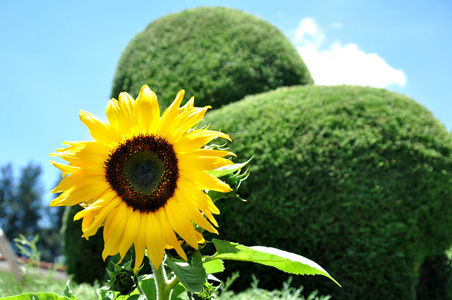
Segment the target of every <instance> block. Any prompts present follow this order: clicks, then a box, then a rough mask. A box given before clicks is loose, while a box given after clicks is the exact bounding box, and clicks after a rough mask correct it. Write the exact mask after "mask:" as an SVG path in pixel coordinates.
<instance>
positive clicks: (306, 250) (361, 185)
mask: <svg viewBox="0 0 452 300" xmlns="http://www.w3.org/2000/svg"><path fill="white" fill-rule="evenodd" d="M209 123H211V124H212V125H211V128H212V129H217V130H218V129H221V130H222V131H223V132H226V133H228V134H230V135H231V137H232V140H233V142H232V143H231V144H229V146H230V149H231V150H232V151H233V152H235V153H236V154H237V155H238V160H239V161H244V160H247V159H248V158H250V157H251V156H254V159H253V161H252V163H251V167H250V171H251V175H250V176H249V178H248V180H247V181H246V182H245V184H244V185H243V186H242V187H241V193H240V194H241V196H242V197H243V198H245V199H247V200H248V202H246V203H243V202H240V201H234V200H229V201H222V202H219V203H217V205H218V206H219V208H220V211H221V214H220V215H219V216H218V218H217V220H218V223H219V224H220V228H219V232H220V238H221V239H225V240H230V241H236V242H239V243H242V244H245V245H249V246H252V245H265V246H271V247H276V248H280V249H283V250H288V251H291V252H295V253H298V254H300V255H303V256H305V257H308V258H310V259H313V260H314V261H316V262H317V263H319V264H320V265H321V266H322V267H324V268H325V269H326V270H327V271H328V272H329V273H330V274H331V275H332V276H333V277H334V278H335V279H336V280H337V281H339V283H341V285H342V286H343V287H342V288H339V287H337V286H336V285H335V284H334V283H333V282H331V281H330V280H328V279H326V278H323V277H321V276H320V277H311V276H305V277H297V278H296V279H297V280H298V281H297V282H296V283H297V284H302V285H304V286H305V288H307V289H311V290H312V289H318V290H319V291H320V292H321V293H323V294H331V295H332V296H333V298H334V299H347V300H350V299H415V297H416V286H417V284H418V280H419V269H420V267H421V265H422V264H423V263H424V261H425V260H426V258H427V257H432V256H436V255H441V254H442V253H444V251H445V250H446V249H448V248H449V246H450V245H451V244H452V230H450V229H451V228H452V205H451V203H452V134H451V133H450V132H448V131H447V130H446V129H445V127H444V126H443V125H442V124H441V123H440V122H439V121H438V120H437V119H435V118H434V117H433V116H432V114H431V113H430V112H429V111H427V110H426V109H425V108H424V107H423V106H421V105H420V104H418V103H416V102H415V101H413V100H411V99H409V98H407V97H405V96H403V95H399V94H395V93H392V92H389V91H386V90H383V89H374V88H365V87H352V86H336V87H325V86H324V87H321V86H304V87H291V88H281V89H278V90H275V91H272V92H268V93H263V94H260V95H256V96H251V97H247V98H245V99H244V100H242V101H239V102H236V103H232V104H230V105H228V106H225V107H222V108H221V109H218V110H213V111H211V112H209V113H208V115H207V116H206V119H205V124H209ZM239 192H240V191H239ZM226 268H227V270H228V269H229V270H230V271H236V270H239V271H240V274H241V277H240V278H239V279H237V281H236V283H235V284H234V285H235V288H238V289H241V288H243V289H244V288H246V287H247V286H249V282H245V281H246V280H248V279H249V275H250V274H251V273H256V274H257V277H258V278H259V280H260V283H261V286H265V287H266V288H268V289H272V288H274V287H278V286H280V285H281V281H282V280H285V277H284V276H283V274H282V273H280V272H277V271H273V270H272V269H270V268H267V267H262V268H258V267H255V266H254V265H251V264H243V263H236V264H232V263H230V264H227V265H226ZM240 280H242V281H240ZM294 282H295V281H294ZM439 284H440V283H439ZM438 290H440V289H438Z"/></svg>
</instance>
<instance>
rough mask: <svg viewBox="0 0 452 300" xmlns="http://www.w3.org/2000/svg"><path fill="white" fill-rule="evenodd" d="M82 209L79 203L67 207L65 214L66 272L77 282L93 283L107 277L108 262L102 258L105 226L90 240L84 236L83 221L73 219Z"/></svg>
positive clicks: (63, 230)
mask: <svg viewBox="0 0 452 300" xmlns="http://www.w3.org/2000/svg"><path fill="white" fill-rule="evenodd" d="M80 210H82V207H81V206H79V205H75V206H69V207H66V210H65V211H64V215H63V227H62V229H61V232H62V236H63V254H64V256H65V259H66V261H65V265H66V273H68V274H69V275H71V276H73V277H72V279H73V280H74V281H75V282H77V283H83V282H86V283H90V284H93V283H94V282H95V281H96V280H98V281H99V282H100V281H102V280H103V279H104V278H105V274H106V270H105V268H106V263H105V262H104V261H103V260H102V250H103V248H104V240H103V237H102V231H103V228H101V229H99V231H98V232H97V234H96V235H95V236H92V237H91V238H90V239H89V241H87V240H86V239H85V238H82V237H81V236H82V224H81V223H82V221H81V220H78V221H73V219H74V216H75V214H76V213H78V212H79V211H80Z"/></svg>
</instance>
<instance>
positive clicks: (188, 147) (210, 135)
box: [173, 129, 231, 153]
mask: <svg viewBox="0 0 452 300" xmlns="http://www.w3.org/2000/svg"><path fill="white" fill-rule="evenodd" d="M216 138H224V139H227V140H229V141H230V140H231V139H230V137H229V135H227V134H225V133H222V132H219V131H212V130H205V129H200V130H193V131H190V132H188V133H187V134H185V135H184V136H183V137H182V138H180V139H179V140H177V141H176V142H174V144H173V148H174V151H175V152H176V153H187V152H192V151H195V150H196V149H199V148H201V147H203V146H204V145H206V144H207V143H209V142H211V141H213V140H214V139H216Z"/></svg>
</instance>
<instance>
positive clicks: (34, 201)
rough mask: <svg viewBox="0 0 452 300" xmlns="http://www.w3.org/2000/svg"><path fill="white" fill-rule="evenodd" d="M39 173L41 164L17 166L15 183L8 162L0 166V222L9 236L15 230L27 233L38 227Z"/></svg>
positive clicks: (33, 232)
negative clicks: (18, 172) (18, 170)
mask: <svg viewBox="0 0 452 300" xmlns="http://www.w3.org/2000/svg"><path fill="white" fill-rule="evenodd" d="M40 175H41V167H39V166H38V165H33V164H31V163H30V164H28V165H27V166H26V167H24V168H23V169H22V170H21V176H20V179H19V184H18V185H17V186H16V184H15V180H14V175H13V170H12V166H11V164H8V165H6V166H4V167H2V168H1V178H0V203H1V205H2V209H1V211H2V212H1V215H0V216H1V223H0V224H1V225H2V228H3V231H4V232H5V234H6V236H7V237H8V238H9V239H10V240H12V239H13V238H15V237H17V236H18V235H19V233H22V234H24V235H25V236H27V235H31V234H35V233H37V232H38V230H39V225H38V221H39V219H40V210H41V195H42V191H41V188H40V186H39V176H40Z"/></svg>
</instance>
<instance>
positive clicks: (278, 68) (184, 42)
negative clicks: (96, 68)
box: [112, 7, 313, 107]
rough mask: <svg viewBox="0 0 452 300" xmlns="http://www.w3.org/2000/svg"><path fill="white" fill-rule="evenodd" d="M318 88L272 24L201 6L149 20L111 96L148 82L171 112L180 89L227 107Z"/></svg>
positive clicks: (119, 68) (130, 46)
mask: <svg viewBox="0 0 452 300" xmlns="http://www.w3.org/2000/svg"><path fill="white" fill-rule="evenodd" d="M310 83H313V80H312V78H311V75H310V73H309V71H308V69H307V68H306V66H305V64H304V62H303V60H302V59H301V57H300V55H299V54H298V52H297V50H296V49H295V47H294V46H293V45H292V44H291V43H290V41H289V40H288V39H287V38H286V37H285V36H284V35H283V34H282V33H281V31H280V30H278V29H277V28H276V27H274V26H273V25H271V24H269V23H267V22H266V21H263V20H262V19H259V18H257V17H255V16H253V15H250V14H247V13H244V12H242V11H240V10H236V9H229V8H225V7H199V8H194V9H188V10H184V11H182V12H179V13H175V14H169V15H167V16H164V17H162V18H160V19H158V20H156V21H154V22H152V23H150V24H149V25H148V26H147V27H146V29H145V30H144V31H143V32H140V33H138V34H137V35H136V36H135V37H134V38H133V39H132V41H131V42H130V43H129V44H128V45H127V47H126V49H125V50H124V52H123V53H122V56H121V58H120V60H119V63H118V66H117V69H116V73H115V76H114V80H113V89H112V97H114V98H116V97H118V95H119V93H120V92H123V91H127V92H129V93H131V94H132V96H137V94H138V92H139V91H140V88H141V86H142V85H144V84H147V85H149V86H150V88H151V89H152V90H153V91H154V92H156V94H157V96H158V97H159V102H160V104H161V106H162V107H167V106H168V105H169V104H170V103H171V102H172V101H173V100H174V97H175V96H176V94H177V92H178V91H179V90H181V89H185V91H186V95H187V96H189V97H191V96H195V97H196V99H197V104H198V105H200V106H201V105H202V106H205V105H212V107H220V106H222V105H225V104H227V103H229V102H232V101H235V100H238V99H241V98H243V97H244V96H246V95H250V94H256V93H260V92H265V91H269V90H272V89H275V88H277V87H281V86H292V85H303V84H310Z"/></svg>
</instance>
